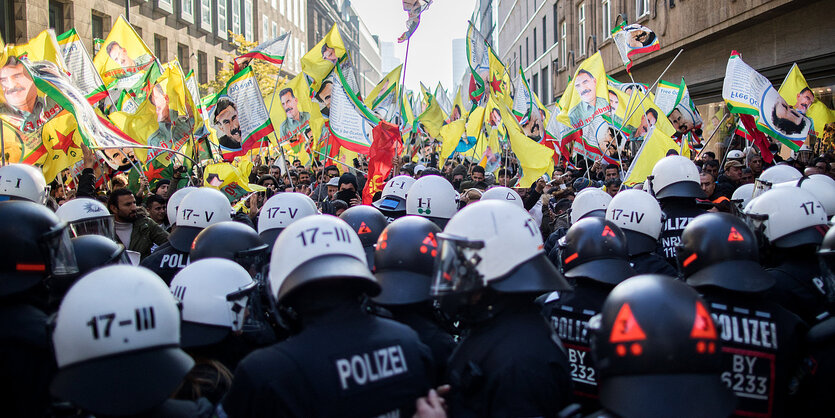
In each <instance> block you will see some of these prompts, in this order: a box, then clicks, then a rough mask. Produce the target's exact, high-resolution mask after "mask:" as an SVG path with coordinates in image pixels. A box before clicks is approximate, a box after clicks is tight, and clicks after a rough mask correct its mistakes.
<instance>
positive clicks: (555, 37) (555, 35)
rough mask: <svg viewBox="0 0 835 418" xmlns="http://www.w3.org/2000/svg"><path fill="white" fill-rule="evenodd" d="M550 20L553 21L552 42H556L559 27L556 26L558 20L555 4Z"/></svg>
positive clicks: (558, 36) (558, 35)
mask: <svg viewBox="0 0 835 418" xmlns="http://www.w3.org/2000/svg"><path fill="white" fill-rule="evenodd" d="M543 19H544V18H543ZM551 20H553V21H554V42H556V41H557V39H560V27H559V26H558V25H557V22H559V20H557V3H554V17H553V18H551ZM543 26H544V25H543ZM543 30H544V29H543Z"/></svg>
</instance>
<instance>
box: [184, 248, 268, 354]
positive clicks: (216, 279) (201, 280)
mask: <svg viewBox="0 0 835 418" xmlns="http://www.w3.org/2000/svg"><path fill="white" fill-rule="evenodd" d="M254 289H255V282H254V281H253V280H252V278H251V277H250V275H249V272H247V271H246V269H244V268H243V267H241V266H240V265H238V263H236V262H234V261H232V260H227V259H224V258H205V259H202V260H198V261H195V262H193V263H191V264H189V265H188V266H186V267H185V268H184V269H182V270H180V271H179V272H178V273H177V275H176V276H174V279H173V280H171V293H173V294H174V297H176V298H177V299H179V301H180V303H182V306H183V324H182V332H181V334H182V346H183V347H200V346H205V345H210V344H215V343H218V342H220V341H221V340H223V339H224V338H226V336H227V335H229V332H230V331H240V330H242V329H243V325H244V313H245V312H246V306H247V300H248V298H249V295H250V293H251V292H252V291H253V290H254Z"/></svg>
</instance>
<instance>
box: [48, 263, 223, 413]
mask: <svg viewBox="0 0 835 418" xmlns="http://www.w3.org/2000/svg"><path fill="white" fill-rule="evenodd" d="M114 279H115V280H114ZM53 346H54V348H55V359H56V361H57V363H58V368H59V370H58V373H57V374H56V375H55V379H54V380H53V381H52V385H51V391H52V394H53V395H55V396H56V397H58V398H60V399H62V400H64V401H68V402H71V403H72V404H73V405H75V406H76V407H78V408H80V409H82V410H83V411H85V412H87V413H91V414H94V415H96V416H129V415H137V416H147V417H207V416H211V414H212V412H213V408H212V406H211V404H210V403H209V402H208V401H206V400H205V399H204V400H201V401H198V402H184V401H173V400H169V399H168V398H169V396H170V395H171V393H172V392H174V390H175V389H177V387H178V386H180V383H181V382H182V380H183V377H185V376H186V373H188V371H189V369H191V367H192V366H193V365H194V361H193V360H192V359H191V357H189V356H188V355H187V354H186V353H185V352H183V351H182V350H181V349H180V347H179V346H180V311H179V309H177V302H176V300H175V299H174V297H173V296H172V295H171V292H169V290H168V287H166V286H165V284H164V283H163V282H162V281H161V280H160V279H159V277H158V276H156V275H155V274H153V273H152V272H151V271H149V270H147V269H143V268H139V267H133V266H108V267H104V268H101V269H98V270H95V271H93V272H91V273H89V274H87V275H86V276H84V277H82V278H81V279H80V280H79V281H78V283H76V284H75V285H74V286H73V287H72V288H71V289H70V291H69V292H68V293H67V296H66V298H65V299H64V302H63V303H62V304H61V308H60V309H59V310H58V315H57V318H56V320H55V331H54V332H53Z"/></svg>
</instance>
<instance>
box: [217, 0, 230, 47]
mask: <svg viewBox="0 0 835 418" xmlns="http://www.w3.org/2000/svg"><path fill="white" fill-rule="evenodd" d="M227 1H228V0H218V2H217V36H219V37H221V38H223V39H226V29H227V26H226V2H227Z"/></svg>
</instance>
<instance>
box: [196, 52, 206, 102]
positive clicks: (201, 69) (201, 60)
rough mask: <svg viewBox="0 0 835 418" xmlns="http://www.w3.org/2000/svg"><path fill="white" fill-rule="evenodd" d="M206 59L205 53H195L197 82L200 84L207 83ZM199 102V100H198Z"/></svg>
mask: <svg viewBox="0 0 835 418" xmlns="http://www.w3.org/2000/svg"><path fill="white" fill-rule="evenodd" d="M207 67H208V57H207V56H206V53H205V52H198V53H197V81H198V82H199V83H200V84H206V83H208V82H209V69H208V68H207ZM198 100H199V99H198Z"/></svg>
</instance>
